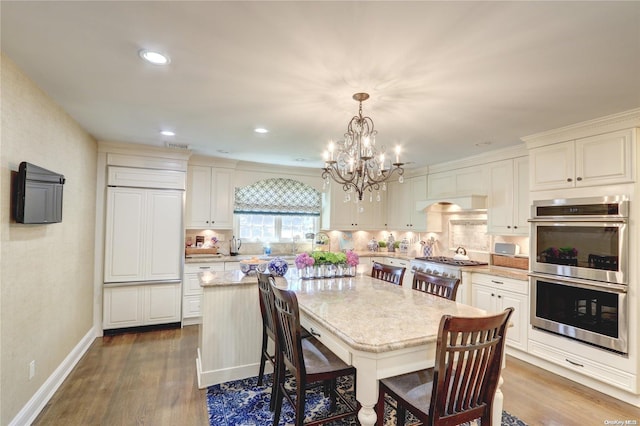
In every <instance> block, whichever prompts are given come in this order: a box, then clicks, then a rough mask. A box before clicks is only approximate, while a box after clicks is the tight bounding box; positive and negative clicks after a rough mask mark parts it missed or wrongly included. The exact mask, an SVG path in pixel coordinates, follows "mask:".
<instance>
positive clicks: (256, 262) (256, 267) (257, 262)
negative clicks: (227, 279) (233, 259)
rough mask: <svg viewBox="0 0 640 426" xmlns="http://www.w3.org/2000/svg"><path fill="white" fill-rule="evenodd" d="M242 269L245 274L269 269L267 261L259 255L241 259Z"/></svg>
mask: <svg viewBox="0 0 640 426" xmlns="http://www.w3.org/2000/svg"><path fill="white" fill-rule="evenodd" d="M240 270H241V271H242V272H243V273H245V274H250V273H251V272H255V271H258V272H265V271H266V270H267V261H266V260H261V259H258V258H257V257H254V258H251V259H244V260H241V261H240Z"/></svg>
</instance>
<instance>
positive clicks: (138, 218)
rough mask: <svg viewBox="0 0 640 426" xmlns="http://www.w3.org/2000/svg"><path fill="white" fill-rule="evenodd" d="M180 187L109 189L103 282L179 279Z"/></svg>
mask: <svg viewBox="0 0 640 426" xmlns="http://www.w3.org/2000/svg"><path fill="white" fill-rule="evenodd" d="M182 204H183V191H176V190H162V189H157V190H155V189H141V188H119V187H118V188H111V187H110V188H108V189H107V213H106V228H105V264H104V282H105V283H115V282H131V281H165V280H179V279H180V272H181V271H180V267H181V259H182V254H183V245H182V238H183V235H182V233H183V230H182Z"/></svg>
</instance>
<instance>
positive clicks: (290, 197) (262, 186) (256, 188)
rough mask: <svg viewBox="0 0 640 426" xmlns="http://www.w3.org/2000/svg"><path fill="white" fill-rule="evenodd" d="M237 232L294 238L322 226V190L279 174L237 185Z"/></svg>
mask: <svg viewBox="0 0 640 426" xmlns="http://www.w3.org/2000/svg"><path fill="white" fill-rule="evenodd" d="M234 213H235V217H236V219H235V227H236V233H237V235H239V236H240V238H241V239H245V240H248V241H251V240H254V241H255V240H258V241H291V240H293V239H294V237H299V238H304V237H305V234H307V233H315V232H316V231H317V230H318V224H319V223H318V218H319V216H320V193H319V192H318V191H317V190H316V189H314V188H312V187H310V186H308V185H305V184H304V183H302V182H299V181H296V180H292V179H284V178H275V179H265V180H261V181H259V182H256V183H255V184H253V185H248V186H245V187H242V188H236V190H235V200H234Z"/></svg>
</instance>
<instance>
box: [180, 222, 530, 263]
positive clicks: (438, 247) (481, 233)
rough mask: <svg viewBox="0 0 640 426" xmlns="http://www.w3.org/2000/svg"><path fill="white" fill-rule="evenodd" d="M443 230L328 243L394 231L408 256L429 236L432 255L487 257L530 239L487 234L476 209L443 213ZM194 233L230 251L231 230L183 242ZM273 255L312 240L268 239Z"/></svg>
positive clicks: (258, 250)
mask: <svg viewBox="0 0 640 426" xmlns="http://www.w3.org/2000/svg"><path fill="white" fill-rule="evenodd" d="M442 223H443V227H442V232H395V231H349V232H343V231H330V232H327V235H328V236H329V244H328V247H327V249H328V250H330V251H340V250H344V249H349V248H353V249H355V250H356V251H367V244H368V243H369V241H371V239H372V238H375V239H376V241H380V240H384V241H386V240H387V239H388V237H389V234H393V237H394V239H395V240H396V241H401V240H402V239H403V238H407V239H408V240H409V243H410V245H409V252H408V253H407V254H408V256H411V257H414V256H422V245H421V244H420V242H421V241H427V240H428V239H430V238H433V239H434V240H435V244H434V245H433V255H434V256H449V257H451V256H453V255H454V254H455V250H456V249H457V248H458V247H464V248H465V250H466V251H467V254H468V255H469V257H470V258H471V259H472V260H481V261H489V257H490V252H491V251H492V249H493V246H494V244H495V243H496V242H507V243H515V244H518V245H519V246H520V253H521V254H525V255H526V254H528V252H529V239H528V238H527V237H509V236H491V235H489V234H487V214H486V213H477V212H473V213H470V212H464V213H443V217H442ZM196 236H204V239H205V241H208V240H210V239H211V238H212V237H214V236H215V237H216V238H218V240H219V243H218V251H219V252H220V253H222V254H229V244H230V241H231V239H232V238H233V236H234V235H233V232H232V231H230V230H229V231H212V230H192V229H188V230H186V233H185V242H188V241H192V243H193V244H194V245H195V241H196ZM241 242H242V246H241V248H240V254H242V255H262V254H264V247H265V244H264V243H263V242H259V241H241ZM270 247H271V254H272V255H289V254H292V253H294V252H296V253H300V252H304V251H311V250H312V249H313V242H312V241H311V240H306V239H303V240H300V241H298V242H297V243H296V244H295V250H294V245H293V244H292V243H270Z"/></svg>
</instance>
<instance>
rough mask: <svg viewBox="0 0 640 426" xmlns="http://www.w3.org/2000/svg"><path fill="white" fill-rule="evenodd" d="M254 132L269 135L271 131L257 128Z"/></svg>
mask: <svg viewBox="0 0 640 426" xmlns="http://www.w3.org/2000/svg"><path fill="white" fill-rule="evenodd" d="M253 131H254V132H256V133H269V131H268V130H267V129H265V128H264V127H256V128H255V129H253Z"/></svg>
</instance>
